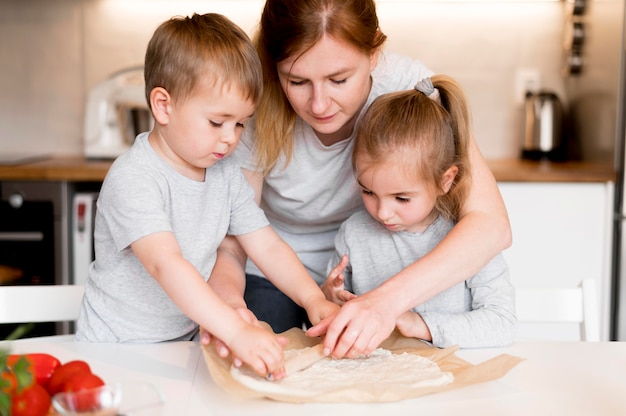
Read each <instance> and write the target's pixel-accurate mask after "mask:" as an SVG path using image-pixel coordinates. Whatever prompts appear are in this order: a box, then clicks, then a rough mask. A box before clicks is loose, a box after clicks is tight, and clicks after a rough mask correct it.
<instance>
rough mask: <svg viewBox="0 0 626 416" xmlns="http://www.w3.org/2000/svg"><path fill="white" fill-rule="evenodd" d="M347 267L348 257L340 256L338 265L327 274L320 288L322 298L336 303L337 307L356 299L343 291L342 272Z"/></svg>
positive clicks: (351, 294)
mask: <svg viewBox="0 0 626 416" xmlns="http://www.w3.org/2000/svg"><path fill="white" fill-rule="evenodd" d="M347 266H348V256H347V255H345V254H344V255H343V256H341V260H340V261H339V264H337V265H336V266H335V267H334V268H333V269H332V270H331V271H330V273H329V274H328V277H327V278H326V281H325V282H324V284H323V285H322V286H321V289H322V292H324V296H326V299H328V300H329V301H331V302H334V303H336V304H337V305H343V304H344V303H346V302H347V301H349V300H350V299H353V298H355V297H356V295H355V294H354V293H351V292H348V291H347V290H345V286H344V275H343V272H344V271H345V270H346V267H347Z"/></svg>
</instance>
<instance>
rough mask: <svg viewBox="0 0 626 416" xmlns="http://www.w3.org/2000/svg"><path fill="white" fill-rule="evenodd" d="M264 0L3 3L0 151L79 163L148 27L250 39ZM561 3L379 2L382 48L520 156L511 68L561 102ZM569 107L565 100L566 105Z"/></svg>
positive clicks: (488, 150) (499, 152)
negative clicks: (189, 18)
mask: <svg viewBox="0 0 626 416" xmlns="http://www.w3.org/2000/svg"><path fill="white" fill-rule="evenodd" d="M262 5H263V1H262V0H254V1H252V0H223V1H210V0H186V1H175V0H169V1H166V0H54V1H50V0H2V1H0V39H2V41H1V42H0V152H21V151H32V150H40V151H42V152H50V153H54V154H78V153H80V152H81V140H82V128H83V124H82V123H83V113H84V106H85V99H86V97H87V93H88V91H89V88H91V86H93V85H94V84H95V83H97V82H99V81H101V80H103V79H104V78H106V77H107V76H108V75H109V74H110V73H112V72H114V71H116V70H119V69H121V68H124V67H127V66H132V65H140V64H141V63H142V61H143V55H144V52H145V47H146V44H147V42H148V40H149V38H150V36H151V35H152V32H153V30H154V29H155V27H156V26H157V25H158V24H159V23H160V22H161V21H163V20H165V19H167V18H169V17H170V16H172V15H175V14H182V15H187V14H190V13H193V12H198V13H203V12H209V11H213V12H219V13H223V14H225V15H226V16H228V17H230V18H231V19H232V20H233V21H235V22H236V23H237V24H239V25H240V26H241V27H242V28H243V29H245V30H246V31H247V32H248V33H250V34H252V33H253V31H254V28H255V26H256V23H257V20H258V16H259V15H260V10H261V8H262ZM564 7H565V6H564V5H563V3H562V2H549V1H545V2H523V1H517V2H502V3H498V2H479V1H470V2H443V1H436V0H435V1H431V2H407V1H390V0H379V3H378V10H379V17H380V23H381V28H382V30H383V31H384V32H385V33H386V34H387V35H388V38H389V39H388V43H387V48H388V49H390V50H395V51H399V52H403V53H406V54H409V55H412V56H414V57H416V58H418V59H420V60H422V61H423V62H424V63H426V64H427V65H428V66H430V67H431V68H432V69H433V70H435V71H436V72H441V73H447V74H449V75H452V76H454V77H456V78H457V79H458V80H459V81H460V82H461V83H462V85H463V86H464V87H465V89H466V92H467V94H468V96H469V98H470V101H471V104H472V111H473V116H474V133H475V135H476V138H477V141H478V143H479V145H480V147H481V149H482V151H483V153H484V154H485V155H486V156H487V157H488V158H504V157H517V156H518V153H519V147H520V143H521V140H520V135H521V129H522V127H521V121H520V120H521V116H522V108H521V105H520V104H519V103H516V101H515V97H514V79H515V73H516V70H517V69H519V68H537V69H539V70H540V71H541V77H542V84H543V86H545V87H547V88H551V89H554V90H556V91H557V92H558V93H559V94H561V95H562V94H563V90H564V88H563V84H564V81H565V80H564V79H563V78H562V76H561V66H562V60H563V56H562V55H563V52H562V43H563V42H562V33H563V24H564V19H565V18H564V15H565V10H564ZM563 98H565V97H563Z"/></svg>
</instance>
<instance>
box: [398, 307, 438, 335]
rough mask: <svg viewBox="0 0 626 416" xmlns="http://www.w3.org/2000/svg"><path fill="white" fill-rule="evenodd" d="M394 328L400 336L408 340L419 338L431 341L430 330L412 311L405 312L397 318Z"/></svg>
mask: <svg viewBox="0 0 626 416" xmlns="http://www.w3.org/2000/svg"><path fill="white" fill-rule="evenodd" d="M396 328H398V331H400V333H401V334H402V335H404V336H405V337H408V338H419V339H423V340H425V341H432V335H431V334H430V329H428V326H427V325H426V322H424V319H423V318H422V316H421V315H420V314H418V313H415V312H413V311H406V312H404V313H403V314H402V315H400V317H399V318H398V321H397V322H396Z"/></svg>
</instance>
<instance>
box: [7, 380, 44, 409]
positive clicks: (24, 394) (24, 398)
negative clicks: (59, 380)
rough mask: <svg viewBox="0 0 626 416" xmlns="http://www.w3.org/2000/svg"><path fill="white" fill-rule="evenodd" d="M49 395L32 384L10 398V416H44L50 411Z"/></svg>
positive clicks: (35, 384)
mask: <svg viewBox="0 0 626 416" xmlns="http://www.w3.org/2000/svg"><path fill="white" fill-rule="evenodd" d="M50 402H51V400H50V395H49V394H48V392H47V391H46V389H44V388H43V387H42V386H41V385H39V384H37V383H33V384H31V385H30V386H28V387H26V388H25V389H22V390H18V391H16V392H15V394H13V396H11V416H45V415H47V414H48V411H49V410H50Z"/></svg>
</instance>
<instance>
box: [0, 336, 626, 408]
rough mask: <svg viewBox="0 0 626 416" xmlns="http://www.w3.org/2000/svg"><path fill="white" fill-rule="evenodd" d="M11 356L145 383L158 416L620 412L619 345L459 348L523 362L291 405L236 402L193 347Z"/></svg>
mask: <svg viewBox="0 0 626 416" xmlns="http://www.w3.org/2000/svg"><path fill="white" fill-rule="evenodd" d="M7 345H10V348H11V350H12V352H16V353H21V352H48V353H50V354H53V355H55V356H57V357H58V358H59V359H60V360H61V361H62V362H65V361H69V360H72V359H84V360H86V361H88V362H89V363H90V364H91V366H92V369H93V371H94V372H95V373H97V374H98V375H100V376H101V377H102V378H103V379H104V380H105V381H106V382H107V383H113V382H117V381H121V382H124V381H148V382H151V383H153V384H154V385H156V386H157V387H158V388H159V389H160V390H161V391H162V392H163V393H164V394H165V396H166V398H167V402H166V404H165V409H164V412H163V415H168V416H169V415H176V416H179V415H180V416H184V415H188V416H195V415H224V416H226V415H228V416H237V415H246V416H248V415H268V416H269V415H271V416H281V415H298V416H299V415H315V416H327V415H341V416H349V415H359V416H369V415H372V416H373V415H376V416H380V415H383V416H386V415H420V414H421V415H429V416H430V415H455V416H456V415H458V416H461V415H481V416H488V415H506V416H509V415H555V416H560V415H568V416H571V415H594V416H595V415H598V416H610V415H626V343H624V342H602V343H583V342H518V343H516V344H515V345H513V346H511V347H510V348H503V349H478V350H459V351H458V352H457V355H458V356H459V357H461V358H463V359H466V360H468V361H470V362H473V363H479V362H482V361H485V360H486V359H489V358H491V357H493V356H496V355H498V354H502V353H507V354H511V355H516V356H519V357H523V358H525V360H524V361H523V362H521V363H520V364H518V365H517V366H516V367H514V368H513V369H512V370H511V371H509V373H507V374H506V375H505V376H504V377H502V378H500V379H498V380H495V381H492V382H488V383H482V384H476V385H472V386H469V387H465V388H461V389H457V390H452V391H448V392H444V393H438V394H432V395H428V396H423V397H420V398H417V399H412V400H407V401H402V402H393V403H383V404H372V403H368V404H348V403H346V404H337V403H335V404H306V405H301V404H290V403H279V402H273V401H269V400H240V399H237V398H233V397H231V396H230V395H228V394H227V393H225V392H224V391H223V390H222V389H221V388H220V387H219V386H217V385H216V384H215V383H214V382H213V380H212V379H211V376H210V374H209V372H208V370H207V367H206V365H205V362H204V356H203V354H202V350H201V348H200V346H199V345H198V344H196V343H193V342H175V343H163V344H149V345H127V344H87V343H75V342H73V341H72V338H71V337H70V336H60V337H46V338H39V339H31V340H21V341H16V342H13V343H10V344H7V343H3V342H0V347H4V346H7Z"/></svg>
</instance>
